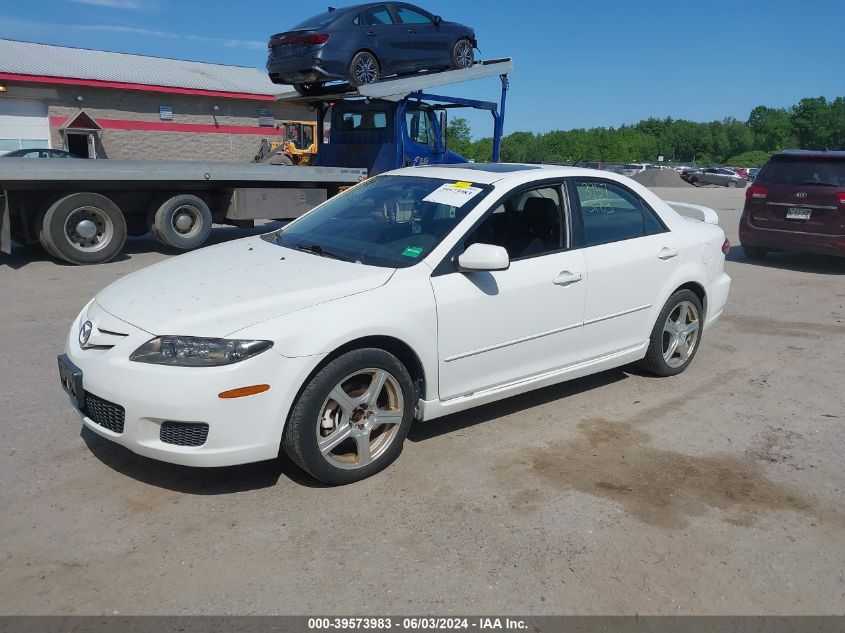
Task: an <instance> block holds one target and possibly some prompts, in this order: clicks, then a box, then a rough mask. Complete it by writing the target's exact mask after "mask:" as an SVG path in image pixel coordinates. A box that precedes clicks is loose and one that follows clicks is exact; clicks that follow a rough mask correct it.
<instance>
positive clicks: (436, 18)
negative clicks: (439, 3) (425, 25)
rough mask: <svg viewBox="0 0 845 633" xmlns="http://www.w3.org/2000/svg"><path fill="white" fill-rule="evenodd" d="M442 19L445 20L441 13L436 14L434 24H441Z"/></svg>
mask: <svg viewBox="0 0 845 633" xmlns="http://www.w3.org/2000/svg"><path fill="white" fill-rule="evenodd" d="M442 21H443V18H441V17H440V16H439V15H435V16H434V26H440V23H441V22H442Z"/></svg>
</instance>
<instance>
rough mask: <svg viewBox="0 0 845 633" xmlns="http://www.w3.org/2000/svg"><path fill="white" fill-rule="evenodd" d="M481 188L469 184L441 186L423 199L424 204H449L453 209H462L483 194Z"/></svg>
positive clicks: (460, 183)
mask: <svg viewBox="0 0 845 633" xmlns="http://www.w3.org/2000/svg"><path fill="white" fill-rule="evenodd" d="M481 191H482V190H481V189H480V188H479V187H471V186H470V183H468V182H456V183H454V184H451V183H450V184H445V185H440V186H439V187H438V188H437V189H435V190H434V191H432V192H431V193H430V194H428V195H427V196H426V197H425V198H423V202H434V203H436V204H448V205H449V206H452V207H462V206H464V205H465V204H466V203H467V202H469V201H470V200H472V199H473V198H474V197H475V196H477V195H478V194H479V193H481Z"/></svg>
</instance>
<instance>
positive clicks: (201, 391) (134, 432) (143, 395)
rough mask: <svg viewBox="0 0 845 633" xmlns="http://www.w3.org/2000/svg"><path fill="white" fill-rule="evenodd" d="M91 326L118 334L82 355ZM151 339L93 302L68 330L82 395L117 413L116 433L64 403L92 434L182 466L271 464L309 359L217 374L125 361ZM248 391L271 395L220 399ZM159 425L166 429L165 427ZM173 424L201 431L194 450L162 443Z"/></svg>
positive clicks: (240, 366) (68, 349)
mask: <svg viewBox="0 0 845 633" xmlns="http://www.w3.org/2000/svg"><path fill="white" fill-rule="evenodd" d="M86 319H92V320H94V321H95V323H98V322H99V323H98V325H100V326H102V329H103V330H104V331H109V332H118V333H121V334H124V336H122V337H121V338H120V339H119V340H117V341H116V344H115V345H114V346H113V347H110V348H105V346H102V347H95V348H86V349H83V348H82V347H81V346H80V344H79V341H78V332H79V327H80V325H81V324H82V323H84V322H85V320H86ZM150 338H152V336H151V334H150V333H148V332H145V331H143V330H140V329H139V328H136V327H134V326H131V325H129V324H128V323H125V322H123V321H120V320H119V319H116V318H115V317H113V316H111V315H109V314H108V313H106V312H105V311H104V310H102V308H100V307H99V306H98V305H97V304H96V303H94V302H92V304H89V306H88V307H87V308H86V310H83V312H82V313H81V314H80V315H79V316H78V317H77V319H76V320H75V321H74V323H73V325H72V326H71V330H70V333H69V335H68V338H67V342H66V344H65V354H66V356H67V358H68V359H69V360H70V362H71V363H73V364H74V365H76V366H77V367H78V368H79V369H80V370H82V389H83V390H84V392H85V394H89V395H92V396H94V397H95V398H96V399H97V401H98V406H104V405H103V404H102V401H105V403H106V405H105V406H108V405H117V406H118V407H122V409H123V411H124V414H123V429H122V432H117V431H116V430H114V429H119V425H118V426H116V425H114V424H111V423H108V422H106V421H104V419H103V417H102V413H101V412H99V411H98V412H97V413H99V414H100V415H97V414H95V413H93V412H91V413H90V415H91V417H89V412H88V411H87V410H86V409H84V408H80V406H79V405H78V403H77V401H76V400H75V399H74V398H71V397H69V402H70V404H71V405H72V406H73V408H74V411H75V412H76V413H77V415H78V416H79V417H80V419H81V420H82V423H83V424H84V425H85V426H86V427H87V428H88V429H90V430H91V431H93V432H94V433H96V434H97V435H100V436H102V437H105V438H107V439H109V440H111V441H113V442H115V443H117V444H120V445H122V446H125V447H126V448H128V449H129V450H131V451H132V452H134V453H137V454H139V455H144V456H146V457H151V458H153V459H158V460H161V461H165V462H170V463H174V464H182V465H186V466H231V465H235V464H244V463H248V462H255V461H261V460H265V459H273V458H275V457H276V456H277V455H278V452H279V445H280V442H281V437H282V430H283V428H284V423H285V420H286V418H287V414H288V411H289V409H290V407H291V406H292V404H293V401H294V399H295V398H296V394H297V392H298V390H299V386H300V385H301V384H302V381H303V380H304V379H305V377H306V376H307V375H308V372H309V371H310V369H311V364H312V363H313V359H308V358H305V359H303V358H298V359H297V358H287V357H284V356H282V355H281V354H279V353H277V352H276V351H274V350H272V349H271V350H268V351H266V352H264V353H262V354H259V355H258V356H255V357H254V358H250V359H247V360H245V361H242V362H240V363H235V364H233V365H227V366H223V367H168V366H161V365H149V364H145V363H138V362H134V361H130V360H129V354H130V353H131V352H132V351H133V350H134V349H136V348H137V347H138V346H139V345H141V344H142V343H144V342H145V341H147V340H149V339H150ZM255 384H269V385H270V389H269V390H268V391H265V392H264V393H259V394H256V395H252V396H247V397H242V398H233V399H221V398H219V397H218V394H219V393H221V392H222V391H226V390H229V389H234V388H237V387H245V386H249V385H255ZM165 422H169V423H171V424H168V425H165V426H164V431H165V432H164V433H163V425H164V423H165ZM172 423H183V424H186V423H189V424H191V425H193V426H197V425H207V428H208V433H207V436H206V437H205V441H204V442H203V443H202V444H201V445H199V446H182V445H177V444H173V443H169V442H168V441H165V440H168V439H169V440H171V441H172V438H171V437H170V436H169V435H168V433H167V430H168V428H173V426H174V425H173V424H172Z"/></svg>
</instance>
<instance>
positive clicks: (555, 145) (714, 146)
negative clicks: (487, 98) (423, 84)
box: [447, 97, 845, 167]
mask: <svg viewBox="0 0 845 633" xmlns="http://www.w3.org/2000/svg"><path fill="white" fill-rule="evenodd" d="M447 130H448V143H449V149H450V150H451V151H453V152H457V153H458V154H460V155H462V156H464V157H466V158H468V159H471V160H476V161H479V162H480V161H489V160H490V157H491V155H492V153H493V139H492V138H481V139H477V140H473V139H472V132H471V130H470V127H469V124H468V122H467V120H466V119H464V118H460V117H457V118H454V119H452V120H451V121H450V122H449V125H448V127H447ZM785 148H801V149H830V150H832V149H845V98H844V97H837V98H835V99H833V100H832V101H828V100H827V99H826V98H825V97H816V98H807V99H801V101H800V102H799V103H798V104H796V105H794V106H792V107H790V108H769V107H766V106H758V107H756V108H754V109H753V110H752V111H751V114H750V115H749V117H748V120H747V121H740V120H738V119H735V118H732V117H728V118H725V119H722V120H721V121H711V122H709V123H697V122H695V121H687V120H684V119H673V118H671V117H667V118H665V119H658V118H649V119H645V120H644V121H640V122H639V123H636V124H634V125H622V126H621V127H618V128H612V127H611V128H603V127H597V128H590V129H583V128H579V129H573V130H565V131H564V130H554V131H552V132H545V133H543V134H534V133H532V132H513V133H512V134H509V135H507V136H505V137H503V138H502V148H501V153H502V156H501V158H502V160H503V161H505V162H519V163H541V162H546V163H549V162H552V163H557V162H559V163H574V162H576V161H577V162H608V163H630V162H651V163H655V162H657V158H658V156H663V157H664V159H665V160H666V161H667V162H672V163H695V164H697V165H711V164H722V165H732V166H736V167H759V166H761V165H762V164H763V163H765V162H766V161H767V160H768V158H769V156H770V155H771V154H772V152H776V151H779V150H782V149H785Z"/></svg>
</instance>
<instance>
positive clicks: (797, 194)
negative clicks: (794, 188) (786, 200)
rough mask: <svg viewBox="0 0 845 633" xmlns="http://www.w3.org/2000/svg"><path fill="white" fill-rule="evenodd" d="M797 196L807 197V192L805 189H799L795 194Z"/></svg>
mask: <svg viewBox="0 0 845 633" xmlns="http://www.w3.org/2000/svg"><path fill="white" fill-rule="evenodd" d="M795 197H796V198H806V197H807V193H806V192H805V191H799V192H798V193H796V194H795Z"/></svg>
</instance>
